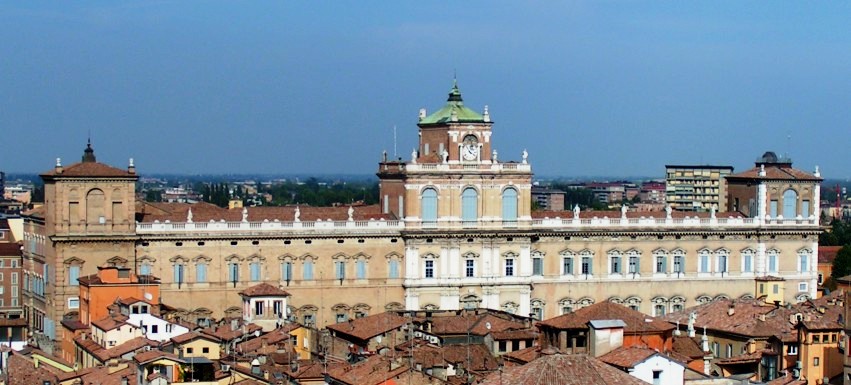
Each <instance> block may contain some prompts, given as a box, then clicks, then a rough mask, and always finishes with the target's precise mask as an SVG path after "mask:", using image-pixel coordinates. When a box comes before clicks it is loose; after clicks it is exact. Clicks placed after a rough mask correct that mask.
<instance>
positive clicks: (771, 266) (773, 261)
mask: <svg viewBox="0 0 851 385" xmlns="http://www.w3.org/2000/svg"><path fill="white" fill-rule="evenodd" d="M768 272H769V273H776V272H777V255H776V254H772V255H769V256H768Z"/></svg>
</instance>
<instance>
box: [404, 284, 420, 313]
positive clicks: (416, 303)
mask: <svg viewBox="0 0 851 385" xmlns="http://www.w3.org/2000/svg"><path fill="white" fill-rule="evenodd" d="M405 309H406V310H420V295H419V293H415V292H414V291H413V289H405Z"/></svg>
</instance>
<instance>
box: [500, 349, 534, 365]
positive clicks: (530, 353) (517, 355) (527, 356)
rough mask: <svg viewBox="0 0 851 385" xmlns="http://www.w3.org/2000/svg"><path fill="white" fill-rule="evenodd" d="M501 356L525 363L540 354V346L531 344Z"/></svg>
mask: <svg viewBox="0 0 851 385" xmlns="http://www.w3.org/2000/svg"><path fill="white" fill-rule="evenodd" d="M502 356H503V357H505V358H509V359H510V360H511V361H515V362H519V363H521V364H525V363H528V362H532V361H533V360H535V359H536V358H538V357H540V356H541V347H540V346H531V347H528V348H525V349H520V350H515V351H512V352H509V353H505V354H503V355H502Z"/></svg>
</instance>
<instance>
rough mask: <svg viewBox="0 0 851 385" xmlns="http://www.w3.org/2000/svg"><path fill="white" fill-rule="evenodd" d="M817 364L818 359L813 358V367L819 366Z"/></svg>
mask: <svg viewBox="0 0 851 385" xmlns="http://www.w3.org/2000/svg"><path fill="white" fill-rule="evenodd" d="M819 363H820V361H819V358H818V357H813V366H819Z"/></svg>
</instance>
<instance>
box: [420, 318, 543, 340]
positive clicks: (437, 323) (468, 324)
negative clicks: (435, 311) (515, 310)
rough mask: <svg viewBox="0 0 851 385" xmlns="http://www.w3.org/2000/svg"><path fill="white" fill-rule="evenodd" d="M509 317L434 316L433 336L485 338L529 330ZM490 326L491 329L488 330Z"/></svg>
mask: <svg viewBox="0 0 851 385" xmlns="http://www.w3.org/2000/svg"><path fill="white" fill-rule="evenodd" d="M506 318H507V316H499V315H497V314H494V313H491V312H484V313H481V314H475V313H473V312H464V313H461V314H460V315H454V314H453V315H452V316H437V315H436V316H434V317H433V318H432V321H431V322H432V327H431V332H432V334H435V335H438V336H444V335H459V334H467V330H469V331H470V334H472V335H476V336H484V335H488V334H490V333H494V332H501V331H506V330H521V329H527V328H526V325H524V324H523V323H522V322H517V321H513V320H511V319H506ZM488 324H490V329H488Z"/></svg>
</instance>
